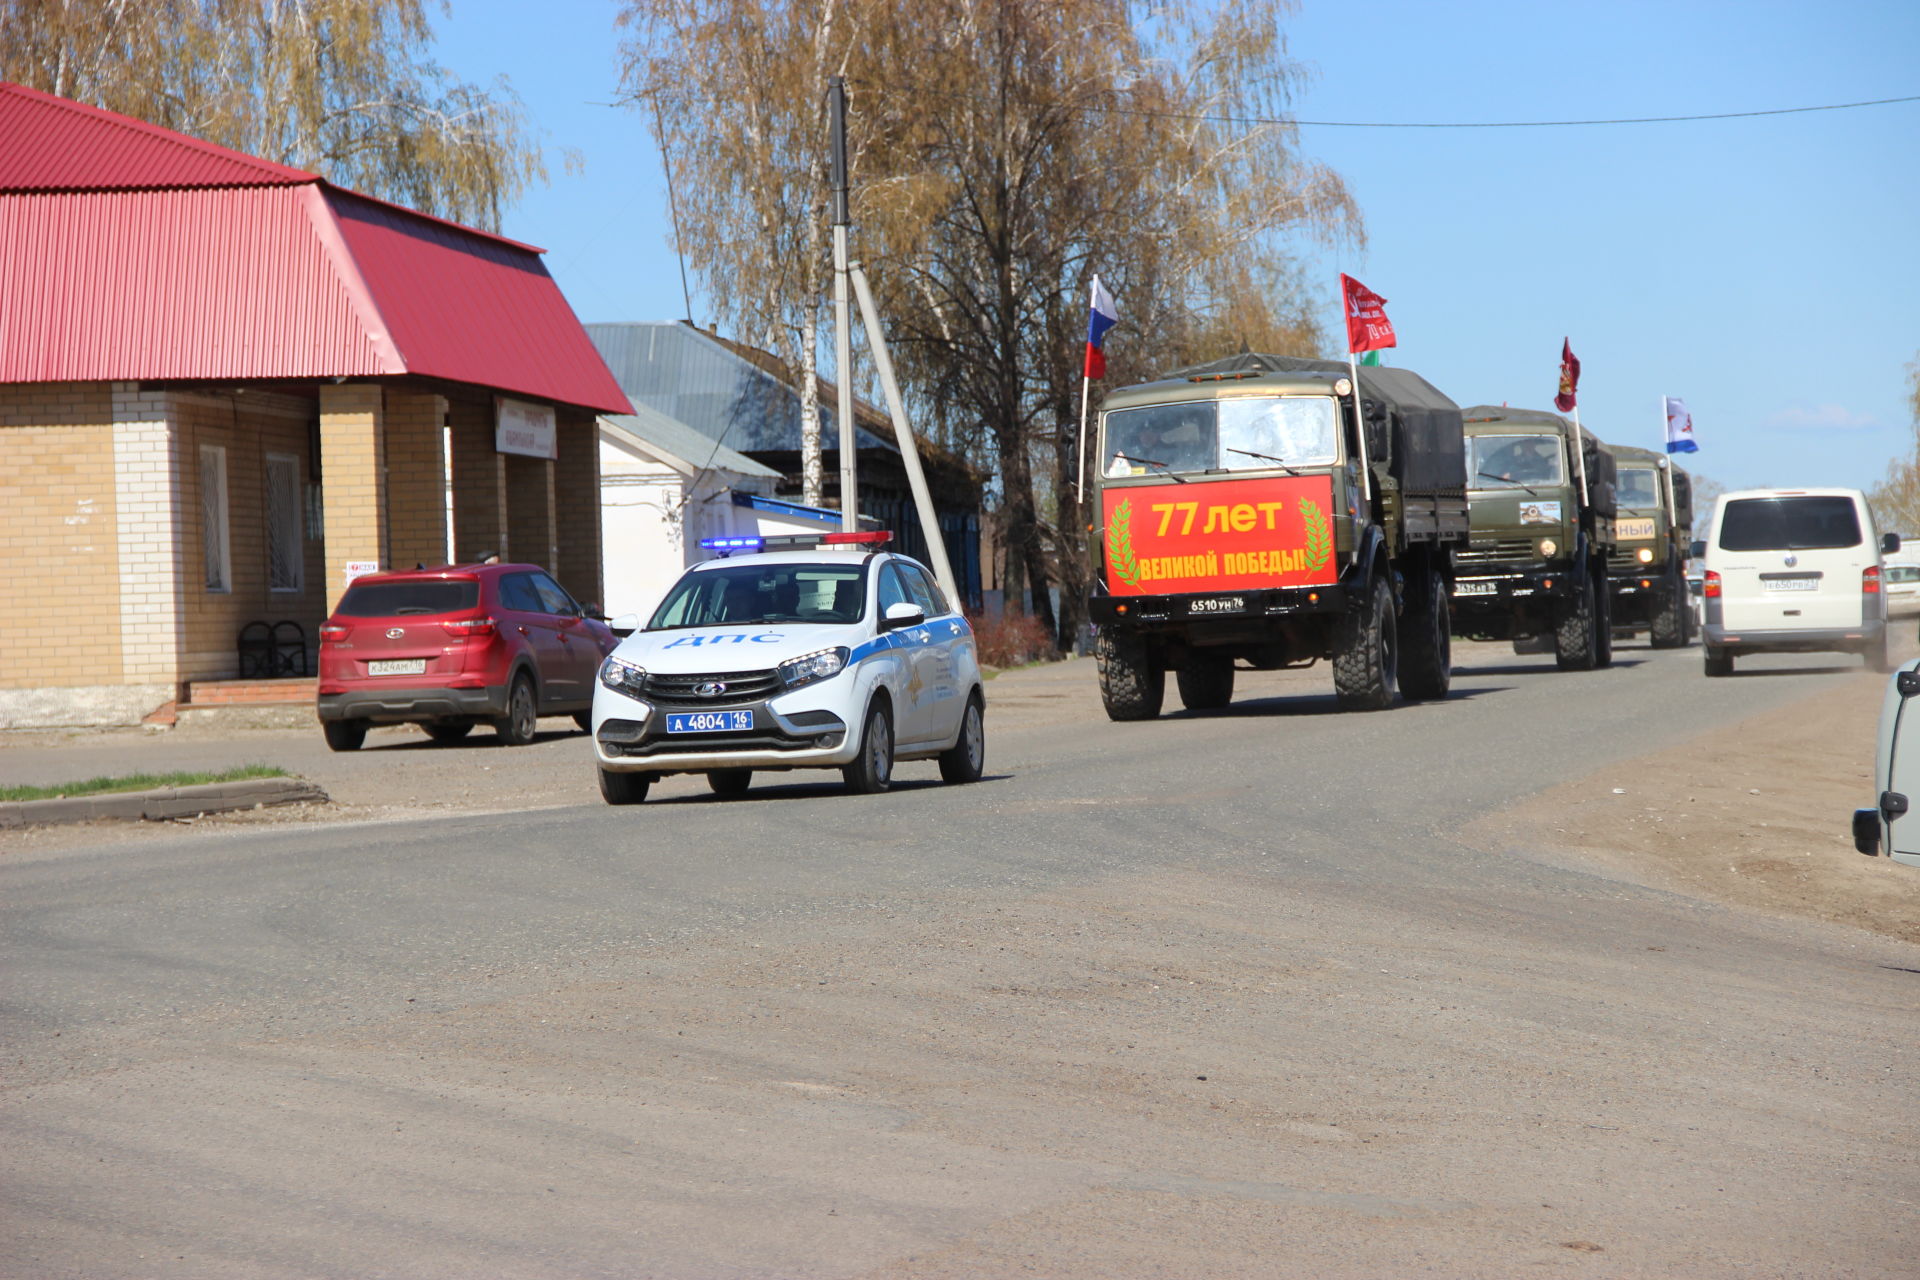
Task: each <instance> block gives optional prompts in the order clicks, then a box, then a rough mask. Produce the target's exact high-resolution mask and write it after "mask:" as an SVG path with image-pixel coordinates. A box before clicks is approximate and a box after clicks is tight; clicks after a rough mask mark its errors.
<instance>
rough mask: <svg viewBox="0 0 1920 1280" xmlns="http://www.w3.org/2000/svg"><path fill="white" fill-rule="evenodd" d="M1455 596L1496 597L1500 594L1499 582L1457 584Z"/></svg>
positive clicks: (1454, 586) (1454, 587)
mask: <svg viewBox="0 0 1920 1280" xmlns="http://www.w3.org/2000/svg"><path fill="white" fill-rule="evenodd" d="M1453 594H1455V595H1457V596H1494V595H1499V594H1500V584H1499V583H1497V582H1456V583H1454V584H1453Z"/></svg>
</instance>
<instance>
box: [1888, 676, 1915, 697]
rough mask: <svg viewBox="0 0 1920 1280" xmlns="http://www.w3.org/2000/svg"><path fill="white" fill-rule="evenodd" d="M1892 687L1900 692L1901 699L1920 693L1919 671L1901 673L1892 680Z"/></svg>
mask: <svg viewBox="0 0 1920 1280" xmlns="http://www.w3.org/2000/svg"><path fill="white" fill-rule="evenodd" d="M1893 687H1894V688H1895V689H1897V690H1899V691H1900V696H1901V697H1903V698H1911V697H1912V696H1913V695H1914V694H1916V693H1920V671H1902V672H1901V673H1900V674H1899V675H1897V676H1895V677H1894V678H1893Z"/></svg>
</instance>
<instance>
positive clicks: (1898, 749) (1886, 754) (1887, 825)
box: [1853, 658, 1920, 867]
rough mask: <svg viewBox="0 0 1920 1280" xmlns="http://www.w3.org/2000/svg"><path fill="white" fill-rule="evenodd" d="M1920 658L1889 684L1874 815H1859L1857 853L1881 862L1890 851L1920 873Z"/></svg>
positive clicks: (1875, 765) (1876, 765)
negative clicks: (1916, 808) (1917, 805)
mask: <svg viewBox="0 0 1920 1280" xmlns="http://www.w3.org/2000/svg"><path fill="white" fill-rule="evenodd" d="M1916 697H1920V658H1915V659H1914V660H1913V661H1911V662H1908V663H1906V664H1905V665H1903V666H1902V667H1901V668H1900V669H1899V670H1898V671H1896V672H1895V673H1894V674H1893V678H1892V679H1890V680H1888V681H1887V693H1886V697H1885V698H1884V699H1883V700H1882V701H1881V703H1880V731H1879V735H1878V740H1877V745H1876V748H1875V751H1874V760H1873V789H1874V791H1875V793H1876V795H1877V798H1876V800H1875V802H1874V805H1873V807H1872V808H1870V809H1855V810H1854V811H1853V847H1854V848H1856V849H1858V850H1859V851H1860V852H1861V853H1864V854H1868V855H1871V856H1877V855H1879V854H1880V853H1881V852H1882V851H1885V852H1886V853H1887V854H1888V855H1889V856H1890V857H1892V859H1893V860H1894V861H1895V862H1904V863H1906V864H1907V865H1908V866H1910V867H1920V814H1915V813H1913V812H1911V811H1912V809H1913V805H1914V801H1915V800H1916V799H1920V704H1916V703H1915V701H1914V699H1915V698H1916Z"/></svg>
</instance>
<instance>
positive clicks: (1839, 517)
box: [1702, 489, 1900, 676]
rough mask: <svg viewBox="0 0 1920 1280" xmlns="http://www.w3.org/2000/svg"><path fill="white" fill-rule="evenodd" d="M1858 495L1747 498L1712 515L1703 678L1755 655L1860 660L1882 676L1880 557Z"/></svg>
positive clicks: (1884, 547) (1889, 543)
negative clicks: (1835, 655) (1828, 655)
mask: <svg viewBox="0 0 1920 1280" xmlns="http://www.w3.org/2000/svg"><path fill="white" fill-rule="evenodd" d="M1899 549H1900V535H1899V534H1897V533H1889V534H1885V535H1882V534H1879V533H1877V532H1875V530H1874V524H1873V512H1872V511H1871V510H1870V509H1869V508H1868V506H1867V500H1866V497H1865V495H1863V494H1862V493H1861V492H1860V491H1859V490H1858V489H1746V490H1742V491H1740V492H1738V493H1729V494H1727V495H1726V496H1725V497H1723V498H1722V499H1720V504H1719V506H1718V507H1717V508H1716V510H1715V511H1714V517H1713V528H1712V530H1711V532H1710V533H1709V535H1708V538H1707V559H1706V576H1705V581H1704V582H1703V584H1702V586H1703V590H1702V595H1703V596H1704V598H1705V603H1706V626H1705V628H1704V630H1703V633H1702V634H1703V644H1704V652H1705V661H1706V673H1707V674H1708V675H1710V676H1725V675H1731V674H1732V673H1733V664H1734V660H1735V659H1736V658H1738V657H1740V656H1742V655H1745V654H1754V653H1822V652H1827V653H1857V654H1860V655H1861V656H1862V657H1864V658H1865V659H1866V660H1867V663H1868V665H1869V666H1872V667H1874V668H1876V669H1878V670H1881V671H1884V670H1886V669H1887V608H1886V599H1887V597H1886V593H1885V591H1884V590H1883V583H1882V578H1883V577H1884V574H1885V570H1884V568H1883V566H1882V564H1881V556H1882V555H1883V554H1891V553H1893V552H1895V551H1898V550H1899Z"/></svg>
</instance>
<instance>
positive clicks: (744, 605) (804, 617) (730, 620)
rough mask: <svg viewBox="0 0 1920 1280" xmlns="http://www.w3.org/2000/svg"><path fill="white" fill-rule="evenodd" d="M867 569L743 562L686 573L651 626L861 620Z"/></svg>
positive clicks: (655, 628)
mask: <svg viewBox="0 0 1920 1280" xmlns="http://www.w3.org/2000/svg"><path fill="white" fill-rule="evenodd" d="M866 580H867V573H866V567H865V566H864V565H858V564H847V565H840V564H743V565H728V566H724V567H722V568H717V569H701V570H697V571H696V572H693V573H689V574H688V575H687V576H686V577H684V578H682V579H680V581H678V582H676V583H675V584H674V586H673V590H671V591H669V592H667V598H666V599H665V600H662V601H661V602H660V607H659V608H658V609H656V610H654V614H653V621H651V622H649V623H647V630H649V631H669V630H672V629H674V628H676V627H716V626H723V625H724V626H737V625H745V624H752V623H756V622H831V623H845V622H858V621H860V613H861V611H862V610H863V609H864V608H865V607H866Z"/></svg>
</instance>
